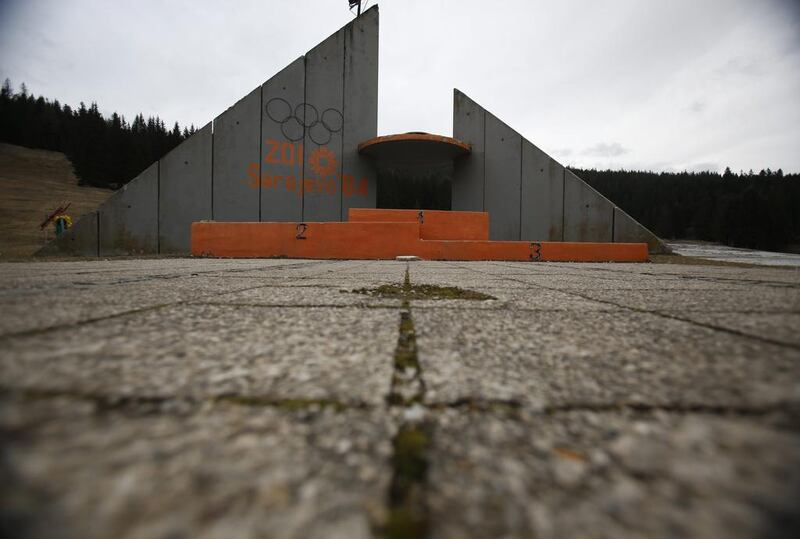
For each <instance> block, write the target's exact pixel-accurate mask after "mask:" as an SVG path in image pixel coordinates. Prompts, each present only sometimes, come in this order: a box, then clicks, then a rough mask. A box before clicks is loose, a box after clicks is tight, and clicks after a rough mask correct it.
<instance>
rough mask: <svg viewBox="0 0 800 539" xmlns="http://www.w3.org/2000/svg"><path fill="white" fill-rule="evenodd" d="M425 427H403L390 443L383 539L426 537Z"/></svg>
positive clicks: (427, 444)
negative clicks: (390, 457)
mask: <svg viewBox="0 0 800 539" xmlns="http://www.w3.org/2000/svg"><path fill="white" fill-rule="evenodd" d="M428 430H429V429H428V428H427V427H426V426H425V425H416V424H413V425H404V426H403V427H401V428H400V430H399V431H398V432H397V434H396V435H395V437H394V439H393V440H392V445H393V448H394V451H393V454H392V471H393V473H392V483H391V485H390V487H389V515H388V518H387V520H386V523H385V524H384V526H383V529H382V530H381V531H382V535H383V537H385V538H386V539H411V538H425V537H427V536H428V535H429V531H430V524H429V515H428V510H427V505H426V503H425V483H426V480H427V475H428V459H427V452H428V449H429V447H430V434H429V432H428Z"/></svg>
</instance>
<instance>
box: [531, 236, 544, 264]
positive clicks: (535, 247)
mask: <svg viewBox="0 0 800 539" xmlns="http://www.w3.org/2000/svg"><path fill="white" fill-rule="evenodd" d="M541 260H542V244H541V243H539V242H538V241H535V242H533V243H531V261H532V262H539V261H541Z"/></svg>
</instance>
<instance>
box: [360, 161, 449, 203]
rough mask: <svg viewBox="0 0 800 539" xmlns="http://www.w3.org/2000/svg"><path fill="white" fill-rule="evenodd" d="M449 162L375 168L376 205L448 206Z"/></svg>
mask: <svg viewBox="0 0 800 539" xmlns="http://www.w3.org/2000/svg"><path fill="white" fill-rule="evenodd" d="M452 186H453V164H452V163H443V164H440V165H432V166H431V165H420V166H415V165H391V166H382V167H379V168H378V190H377V204H376V205H377V207H378V208H383V209H398V210H406V209H408V210H450V209H452V202H451V199H452Z"/></svg>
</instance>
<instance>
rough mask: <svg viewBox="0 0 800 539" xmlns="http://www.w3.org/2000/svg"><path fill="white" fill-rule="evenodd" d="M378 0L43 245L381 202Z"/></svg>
mask: <svg viewBox="0 0 800 539" xmlns="http://www.w3.org/2000/svg"><path fill="white" fill-rule="evenodd" d="M378 25H379V15H378V7H377V6H374V7H372V8H370V9H368V10H367V11H365V12H364V13H363V14H362V15H361V16H360V17H358V18H357V19H354V20H353V21H352V22H350V23H349V24H347V25H346V26H344V27H343V28H341V29H340V30H339V31H338V32H336V33H334V34H333V35H332V36H330V37H329V38H327V39H326V40H325V41H323V42H322V43H320V44H319V45H317V46H316V47H314V48H313V49H312V50H311V51H309V52H308V53H307V54H306V55H305V56H303V57H300V58H298V59H297V60H296V61H294V62H292V63H291V64H290V65H289V66H287V67H286V68H285V69H283V70H282V71H281V72H279V73H278V74H276V75H275V76H274V77H272V78H271V79H269V80H268V81H267V82H265V83H264V84H263V85H261V86H259V87H258V88H256V89H254V90H253V91H251V92H250V93H248V94H247V96H245V97H244V98H242V99H241V100H240V101H239V102H237V103H236V104H235V105H233V106H232V107H231V108H229V109H228V110H227V111H225V112H224V113H222V114H221V115H219V116H218V117H217V118H216V119H214V121H213V122H210V123H209V124H208V125H206V126H205V127H203V128H202V129H200V130H199V131H198V132H197V133H196V134H195V135H193V136H192V137H190V138H189V139H187V140H185V141H183V142H182V143H181V144H180V145H179V146H178V147H176V148H174V149H173V150H172V151H171V152H169V153H168V154H167V155H165V156H164V157H163V158H161V159H160V160H159V161H158V162H156V163H153V164H152V165H151V166H150V167H148V168H147V169H146V170H145V171H143V172H142V173H141V174H140V175H139V176H137V177H136V178H135V179H134V180H132V181H131V182H129V183H128V184H127V185H126V186H125V187H123V188H122V189H120V190H119V191H117V192H116V193H115V194H114V195H113V196H112V197H111V198H109V200H108V201H106V202H105V203H104V204H103V205H102V206H101V207H100V208H99V209H98V211H96V212H92V213H90V214H87V215H86V216H83V217H82V218H81V219H79V220H78V221H77V222H76V225H75V226H74V227H73V228H72V229H71V230H70V231H68V232H67V233H66V234H64V235H63V236H62V237H61V238H58V239H56V240H54V241H52V242H51V243H49V244H48V245H46V246H45V247H44V248H42V249H41V250H40V252H39V254H70V255H85V256H98V255H99V256H113V255H125V254H145V253H172V254H188V253H189V251H190V230H191V224H192V222H194V221H201V220H215V221H299V220H320V221H341V220H345V219H346V218H347V211H348V209H349V208H351V207H354V208H359V207H367V208H371V207H375V200H376V192H375V191H376V174H375V170H374V167H373V166H372V164H371V162H370V161H369V160H368V159H367V158H365V157H362V156H360V155H359V154H358V144H359V143H360V142H363V141H364V140H366V139H369V138H372V137H375V136H376V135H377V130H378Z"/></svg>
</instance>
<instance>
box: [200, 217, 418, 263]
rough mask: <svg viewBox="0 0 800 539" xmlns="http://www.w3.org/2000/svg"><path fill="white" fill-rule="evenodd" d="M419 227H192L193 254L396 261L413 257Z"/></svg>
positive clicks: (262, 225) (399, 225) (217, 225)
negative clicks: (403, 257)
mask: <svg viewBox="0 0 800 539" xmlns="http://www.w3.org/2000/svg"><path fill="white" fill-rule="evenodd" d="M418 243H419V225H418V224H417V223H216V222H199V223H192V254H193V255H212V256H221V257H233V258H236V257H243V258H257V257H279V256H285V257H288V258H322V259H331V258H333V259H357V260H369V259H393V258H394V257H396V256H398V255H407V254H413V252H414V250H415V248H416V246H417V244H418Z"/></svg>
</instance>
